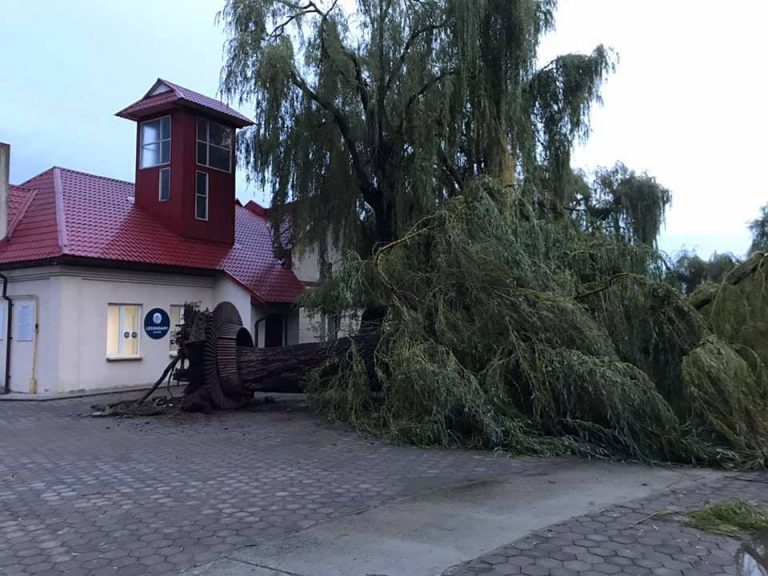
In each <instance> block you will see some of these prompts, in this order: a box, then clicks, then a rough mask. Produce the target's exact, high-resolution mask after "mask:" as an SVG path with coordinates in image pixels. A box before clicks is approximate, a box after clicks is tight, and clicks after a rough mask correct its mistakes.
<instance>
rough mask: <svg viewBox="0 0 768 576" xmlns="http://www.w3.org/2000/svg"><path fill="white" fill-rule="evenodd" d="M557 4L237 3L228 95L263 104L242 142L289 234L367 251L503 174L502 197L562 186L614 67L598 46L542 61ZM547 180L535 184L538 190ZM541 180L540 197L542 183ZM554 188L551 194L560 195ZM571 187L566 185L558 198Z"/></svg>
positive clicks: (230, 4) (228, 20)
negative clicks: (289, 222) (486, 178)
mask: <svg viewBox="0 0 768 576" xmlns="http://www.w3.org/2000/svg"><path fill="white" fill-rule="evenodd" d="M555 7H556V2H555V0H356V2H354V8H353V9H351V10H349V9H344V5H343V4H342V3H340V2H338V0H314V1H313V0H306V1H305V0H228V1H227V3H226V7H225V8H224V10H223V11H222V13H221V18H222V19H223V22H224V24H225V27H226V30H227V31H228V34H229V40H228V43H227V48H226V52H227V62H226V65H225V68H224V71H223V75H222V89H223V92H224V94H225V95H226V96H229V97H234V98H239V99H240V100H241V102H242V101H252V102H254V103H255V106H256V109H255V123H256V124H255V126H254V127H253V128H251V129H250V130H248V131H244V132H243V134H242V135H241V136H242V137H241V139H240V141H239V148H240V153H241V157H242V158H243V159H244V161H245V164H246V167H247V168H248V170H249V173H250V174H251V176H252V177H253V178H256V179H257V180H258V182H259V183H260V184H261V185H262V186H263V187H264V188H265V189H267V190H270V191H271V193H272V206H273V207H275V208H276V210H275V211H274V214H275V222H279V221H281V218H283V216H284V212H283V211H282V210H280V209H281V208H282V207H285V206H286V204H288V203H292V202H293V201H298V202H295V203H293V204H292V206H291V217H292V219H293V222H294V224H295V225H294V228H293V235H294V239H293V241H294V242H296V244H297V245H298V246H299V247H307V246H317V245H320V246H321V247H324V246H325V245H326V241H327V239H328V238H329V236H330V239H331V241H332V242H333V243H334V244H335V245H336V246H337V247H340V248H342V249H344V250H347V249H353V250H355V251H357V252H358V253H359V254H370V253H371V249H372V248H373V246H375V245H376V244H377V243H380V242H389V241H392V240H395V239H396V238H399V237H400V236H401V235H402V233H403V232H404V231H405V230H407V229H408V228H409V227H410V226H411V225H412V224H413V223H414V222H416V221H417V220H418V219H419V218H421V217H423V216H425V215H427V214H429V213H431V212H432V211H434V210H435V208H437V207H438V206H440V205H442V204H443V203H444V202H445V201H447V200H448V199H450V198H452V197H454V196H456V195H458V194H460V193H461V192H462V191H463V189H464V187H465V184H466V182H467V181H468V180H469V179H471V178H472V177H475V176H478V175H483V174H486V175H490V176H493V177H498V178H501V180H502V182H503V183H504V187H503V189H502V190H501V191H500V200H503V202H501V203H500V205H501V206H502V207H503V206H504V205H509V203H510V202H511V197H512V196H513V194H514V190H515V189H516V184H517V183H518V182H520V177H521V176H522V177H523V180H522V182H524V183H525V185H526V190H527V191H528V193H529V194H530V195H533V194H534V193H540V191H541V190H555V191H559V190H562V189H563V185H562V184H561V181H562V180H563V178H565V175H566V174H567V172H568V165H569V158H570V150H571V146H572V143H573V142H574V140H575V139H578V138H583V137H585V136H586V134H587V131H588V123H587V118H588V113H589V109H590V106H591V105H592V104H593V103H594V102H596V101H598V100H599V88H600V85H601V82H602V80H603V78H604V76H605V75H606V73H607V72H609V71H610V70H611V68H612V65H613V64H612V58H611V55H610V53H609V51H608V50H606V49H605V48H603V47H602V46H600V47H598V48H596V49H595V51H594V52H593V53H592V54H589V55H576V54H569V55H566V56H562V57H560V58H557V59H556V60H555V61H554V62H552V63H550V64H549V65H547V66H545V67H544V68H542V69H537V67H536V61H537V48H538V45H539V41H540V38H541V36H542V35H543V34H544V33H545V32H547V31H549V30H551V29H552V28H553V25H554V20H553V12H554V10H555ZM534 185H535V186H534ZM536 191H539V192H536ZM550 196H551V195H550V194H547V197H548V198H549V197H550ZM560 200H562V198H557V195H555V196H554V200H553V205H554V206H555V208H556V209H558V208H560V205H561V204H562V202H561V201H560Z"/></svg>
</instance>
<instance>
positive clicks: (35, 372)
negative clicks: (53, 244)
mask: <svg viewBox="0 0 768 576" xmlns="http://www.w3.org/2000/svg"><path fill="white" fill-rule="evenodd" d="M50 270H51V269H43V268H40V269H36V270H26V271H23V270H20V271H7V272H5V273H4V274H5V276H6V277H8V296H9V297H11V298H12V299H13V305H14V314H13V316H14V319H13V325H12V332H11V334H12V339H11V391H12V392H24V393H29V392H35V391H36V392H39V393H45V392H53V391H55V389H56V379H57V372H58V362H59V352H58V346H57V340H58V337H59V318H60V314H59V311H60V298H59V287H60V283H59V279H58V278H55V277H51V275H50ZM0 306H1V309H2V318H1V319H0V320H1V321H0V324H1V325H0V334H2V336H1V338H2V340H0V348H1V349H2V350H1V351H0V356H1V358H2V362H0V375H2V376H0V380H2V377H3V376H4V375H5V362H6V357H5V354H6V322H7V317H8V316H7V314H8V307H7V302H5V301H2V303H1V305H0ZM25 306H32V312H33V319H32V321H33V322H34V324H36V325H37V330H35V329H34V328H35V327H34V326H32V327H31V328H32V331H31V339H25V336H27V335H30V334H23V332H29V331H28V330H26V329H25V327H24V326H22V325H21V322H20V321H22V320H23V319H24V318H23V315H22V314H21V312H22V309H23V308H24V307H25ZM0 385H4V382H2V384H0Z"/></svg>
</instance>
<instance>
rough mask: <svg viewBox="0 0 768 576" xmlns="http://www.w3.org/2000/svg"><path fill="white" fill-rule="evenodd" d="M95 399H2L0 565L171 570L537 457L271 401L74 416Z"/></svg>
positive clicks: (40, 571)
mask: <svg viewBox="0 0 768 576" xmlns="http://www.w3.org/2000/svg"><path fill="white" fill-rule="evenodd" d="M114 400H115V398H114V397H111V398H109V400H108V401H114ZM98 401H102V402H103V401H105V400H104V399H93V398H91V399H78V400H59V401H55V402H23V403H22V402H0V575H2V576H26V575H32V574H36V575H40V576H47V575H68V576H114V575H117V576H139V575H141V576H144V575H150V576H151V575H160V574H178V572H179V571H181V570H182V569H185V568H189V567H191V566H193V565H196V564H199V563H203V562H206V561H209V560H212V559H214V558H216V557H219V556H221V555H223V554H227V553H229V552H232V551H233V550H235V549H237V548H240V547H242V546H245V545H253V544H256V543H259V542H262V541H264V540H267V539H273V538H277V537H280V536H283V535H286V534H289V533H292V532H295V531H297V530H301V529H304V528H308V527H310V526H313V525H315V524H318V523H322V522H326V521H329V520H331V519H335V518H339V517H342V516H344V515H350V514H354V513H356V512H360V511H362V510H365V509H367V508H370V507H374V506H379V505H381V504H384V503H386V502H389V501H392V500H394V499H397V498H400V497H403V496H407V495H409V494H413V493H416V492H418V491H422V490H426V489H431V488H434V487H438V486H445V485H450V484H455V483H458V482H464V481H470V480H481V479H483V478H487V477H492V476H498V475H501V474H517V473H521V472H525V471H535V470H536V468H537V466H540V465H541V464H540V461H536V460H530V459H519V460H511V459H508V458H505V457H503V456H498V457H495V456H494V455H492V454H486V453H476V452H475V453H473V452H462V451H452V452H447V451H438V450H419V449H415V448H407V447H396V446H391V445H388V444H386V443H384V442H380V441H375V440H369V439H366V438H364V437H362V436H360V435H358V434H356V433H353V432H351V431H350V430H348V429H346V428H344V427H334V426H332V425H329V424H326V423H323V422H321V421H320V420H319V419H318V418H316V417H314V416H311V415H309V414H306V413H304V412H301V411H294V412H287V411H286V410H285V407H281V405H279V404H278V405H273V406H271V407H267V406H265V407H264V408H263V409H262V411H261V412H260V413H257V414H254V413H248V412H246V413H228V414H226V413H225V414H219V415H214V416H202V415H192V414H182V415H174V416H161V417H154V418H142V419H123V420H117V419H95V418H89V417H85V416H84V414H87V413H88V412H89V406H90V404H92V403H94V402H98ZM169 420H170V422H169Z"/></svg>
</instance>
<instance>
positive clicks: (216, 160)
mask: <svg viewBox="0 0 768 576" xmlns="http://www.w3.org/2000/svg"><path fill="white" fill-rule="evenodd" d="M197 163H198V164H199V165H200V166H207V167H209V168H216V169H217V170H222V171H224V172H231V171H232V128H228V127H227V126H222V125H221V124H219V123H218V122H213V121H212V120H206V119H204V118H198V119H197Z"/></svg>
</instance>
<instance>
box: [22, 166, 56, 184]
mask: <svg viewBox="0 0 768 576" xmlns="http://www.w3.org/2000/svg"><path fill="white" fill-rule="evenodd" d="M54 168H56V166H51V167H50V168H48V169H47V170H43V171H42V172H40V174H35V175H34V176H32V178H27V179H26V180H24V182H22V183H21V184H18V185H15V186H17V187H18V188H28V189H29V186H26V184H28V183H30V182H32V180H37V179H38V178H40V177H41V176H44V175H45V174H48V172H52V171H53V169H54Z"/></svg>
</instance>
